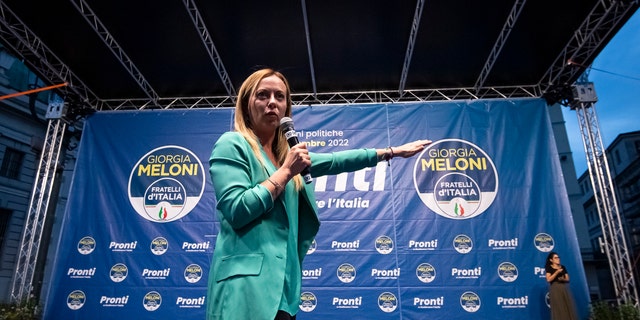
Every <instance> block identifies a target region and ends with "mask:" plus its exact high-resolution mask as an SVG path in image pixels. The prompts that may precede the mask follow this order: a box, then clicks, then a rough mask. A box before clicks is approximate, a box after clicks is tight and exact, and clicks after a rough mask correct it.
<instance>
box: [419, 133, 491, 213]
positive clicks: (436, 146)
mask: <svg viewBox="0 0 640 320" xmlns="http://www.w3.org/2000/svg"><path fill="white" fill-rule="evenodd" d="M413 182H414V185H415V188H416V191H417V192H418V196H419V197H420V200H422V202H423V203H424V204H425V205H426V206H427V207H428V208H429V209H431V210H432V211H433V212H435V213H437V214H439V215H441V216H443V217H445V218H449V219H456V220H462V219H469V218H473V217H477V216H479V215H480V214H482V213H483V212H484V211H485V210H487V208H489V206H491V204H492V203H493V200H494V199H495V197H496V194H497V193H498V172H497V171H496V167H495V165H494V164H493V161H491V158H490V157H489V156H488V155H487V153H486V152H484V150H482V149H480V147H478V146H476V145H474V144H472V143H470V142H468V141H465V140H460V139H444V140H439V141H436V142H434V143H432V144H430V145H429V146H427V148H426V149H425V150H424V151H422V153H421V154H420V156H419V157H418V159H417V160H416V164H415V167H414V169H413Z"/></svg>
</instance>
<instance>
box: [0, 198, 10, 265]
mask: <svg viewBox="0 0 640 320" xmlns="http://www.w3.org/2000/svg"><path fill="white" fill-rule="evenodd" d="M10 218H11V210H9V209H4V208H0V256H1V255H2V248H3V247H4V238H5V236H6V234H7V230H8V229H9V219H10Z"/></svg>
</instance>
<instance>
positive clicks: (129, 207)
mask: <svg viewBox="0 0 640 320" xmlns="http://www.w3.org/2000/svg"><path fill="white" fill-rule="evenodd" d="M293 118H294V120H295V124H296V129H297V134H298V136H299V139H300V140H301V141H306V142H307V145H308V147H309V149H310V150H311V151H313V152H333V151H338V150H345V149H352V148H376V147H377V148H383V147H386V146H396V145H400V144H404V143H406V142H409V141H413V140H416V139H425V138H428V139H431V140H433V143H432V144H431V145H430V146H429V147H427V148H426V149H425V150H424V151H423V152H422V153H420V154H418V155H417V156H415V157H413V158H409V159H399V158H396V159H393V160H391V162H390V163H386V162H380V163H379V164H378V165H377V166H376V167H373V168H368V169H363V170H360V171H357V172H351V173H344V174H340V175H336V176H326V177H318V178H316V179H315V180H314V187H315V191H316V198H317V199H316V201H317V202H316V204H317V206H318V212H319V217H320V220H321V222H322V226H321V227H320V231H319V233H318V235H317V237H316V239H315V241H314V243H313V245H312V247H311V248H310V249H309V252H308V255H307V257H306V259H305V261H304V265H303V274H302V276H303V288H302V293H301V299H302V302H301V304H300V311H299V312H298V318H299V319H301V320H303V319H331V318H333V319H345V318H346V319H349V318H350V319H406V320H413V319H544V318H548V317H549V306H548V295H547V289H548V285H547V283H546V281H545V274H544V263H545V258H546V256H547V254H548V253H549V252H550V251H556V252H558V254H559V255H560V256H561V257H562V264H564V265H565V266H566V267H567V269H568V271H569V273H570V274H571V279H572V282H571V284H570V286H571V290H572V292H573V295H574V297H575V300H576V305H577V306H578V308H579V312H580V314H581V316H582V318H583V319H586V318H587V315H588V303H589V298H588V290H587V285H586V279H585V275H584V270H583V267H582V262H581V258H580V251H579V247H578V243H577V237H576V233H575V230H574V225H573V221H572V217H571V210H570V208H569V202H568V197H567V194H566V189H565V186H564V182H563V178H562V171H561V168H560V163H559V159H558V155H557V151H556V147H555V142H554V139H553V133H552V130H551V125H550V122H549V119H548V115H547V111H546V105H545V102H544V100H542V99H513V100H504V99H500V100H477V101H449V102H430V103H409V104H371V105H351V106H348V105H345V106H309V107H296V108H294V116H293ZM232 126H233V110H232V109H206V110H205V109H198V110H165V111H131V112H129V111H119V112H98V113H96V114H94V115H91V116H90V117H89V118H88V119H87V120H86V122H85V126H84V130H83V135H82V141H81V143H80V149H79V154H78V159H77V164H76V169H75V173H74V178H73V182H72V187H71V191H70V195H69V201H68V205H67V209H66V211H65V213H64V216H63V217H62V219H63V221H62V227H61V235H60V240H59V244H58V247H57V250H56V258H55V259H53V261H55V263H54V266H53V267H52V269H51V270H52V277H51V279H52V280H51V284H50V286H49V288H48V290H47V296H46V306H45V310H44V312H45V318H46V319H83V320H84V319H118V318H119V319H204V317H205V316H204V314H205V303H206V283H207V281H206V277H207V275H208V271H209V265H210V260H211V256H212V253H213V250H214V247H215V241H216V234H217V230H218V223H217V221H216V214H215V197H214V193H213V190H212V187H211V181H210V179H211V178H210V176H209V173H208V159H209V155H210V153H211V148H212V146H213V144H214V142H215V141H216V140H217V139H218V137H219V136H220V135H221V134H222V133H224V132H226V131H229V130H231V129H232Z"/></svg>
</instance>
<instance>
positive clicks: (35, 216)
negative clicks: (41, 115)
mask: <svg viewBox="0 0 640 320" xmlns="http://www.w3.org/2000/svg"><path fill="white" fill-rule="evenodd" d="M66 127H67V124H66V123H65V122H64V121H63V120H62V119H61V118H57V119H50V120H49V123H48V125H47V135H46V138H45V141H44V145H43V147H42V153H41V156H40V162H39V164H38V172H37V174H36V180H35V182H34V184H33V191H32V192H31V200H30V203H29V209H28V210H27V215H26V217H25V223H24V230H23V232H22V240H21V242H20V247H19V252H18V261H17V262H16V266H15V272H14V275H13V285H12V289H11V300H12V301H15V302H19V301H22V300H24V299H27V298H29V297H30V295H31V294H32V293H33V292H31V291H32V289H33V280H34V273H35V270H36V266H37V259H38V252H39V250H40V244H41V240H42V234H43V229H44V223H45V220H46V217H47V211H48V208H49V200H50V199H51V192H52V189H53V187H54V181H55V176H56V171H57V169H58V164H59V158H60V150H61V146H62V145H63V138H64V133H65V130H66Z"/></svg>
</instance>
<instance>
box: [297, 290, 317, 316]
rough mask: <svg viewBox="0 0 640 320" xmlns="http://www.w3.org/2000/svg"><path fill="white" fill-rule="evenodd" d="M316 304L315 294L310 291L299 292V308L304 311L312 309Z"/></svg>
mask: <svg viewBox="0 0 640 320" xmlns="http://www.w3.org/2000/svg"><path fill="white" fill-rule="evenodd" d="M317 305H318V299H317V298H316V295H315V294H313V293H311V292H303V293H301V294H300V310H302V311H304V312H311V311H313V310H314V309H315V308H316V306H317Z"/></svg>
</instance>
